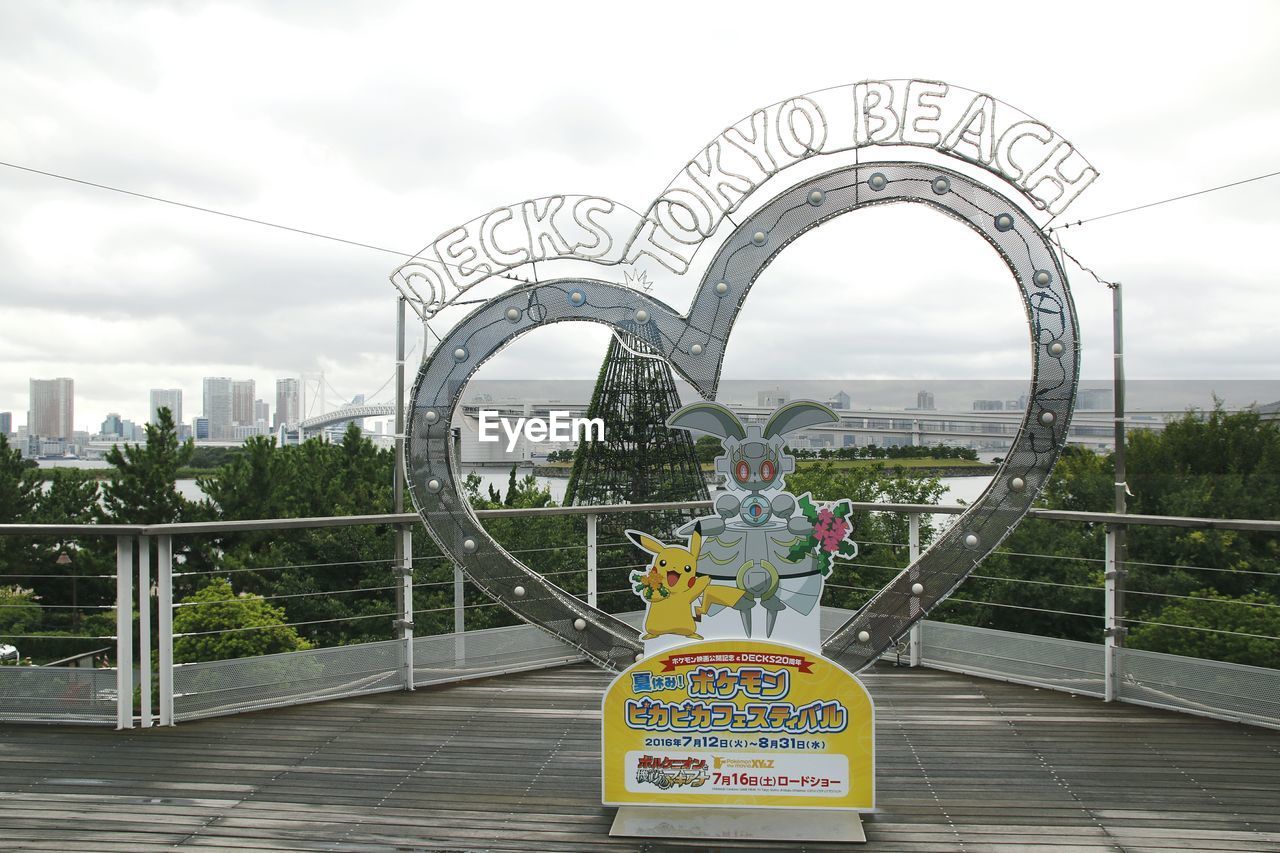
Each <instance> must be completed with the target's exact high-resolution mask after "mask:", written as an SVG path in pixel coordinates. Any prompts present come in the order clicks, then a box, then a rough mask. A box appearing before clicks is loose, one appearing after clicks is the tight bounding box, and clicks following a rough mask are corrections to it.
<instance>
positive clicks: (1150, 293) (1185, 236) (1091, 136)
mask: <svg viewBox="0 0 1280 853" xmlns="http://www.w3.org/2000/svg"><path fill="white" fill-rule="evenodd" d="M623 9H624V7H621V6H614V5H609V4H600V3H582V4H572V5H566V4H546V3H543V4H509V5H495V4H482V5H472V6H469V7H464V6H463V5H462V4H456V5H453V6H450V7H443V6H442V5H428V4H420V3H406V4H398V3H360V4H355V3H350V4H302V3H287V4H286V3H282V4H274V5H266V4H257V3H254V4H248V3H246V4H235V3H226V2H219V3H209V4H204V3H181V4H176V5H175V4H157V5H146V4H136V3H135V4H110V5H108V4H102V3H83V4H80V3H60V4H53V3H36V2H31V3H18V2H10V3H5V4H3V5H2V6H0V99H2V102H3V103H4V105H5V108H4V110H3V111H0V160H4V161H8V162H13V163H19V164H23V165H26V166H30V167H33V168H37V169H44V170H48V171H53V172H59V173H63V174H68V175H73V176H77V177H81V178H84V179H87V180H91V181H97V182H101V183H107V184H113V185H117V186H122V187H126V188H129V189H133V190H137V191H139V192H144V193H151V194H156V195H163V196H168V197H173V198H177V199H181V200H183V201H187V202H190V203H193V204H200V205H207V206H210V207H216V208H222V209H228V210H233V211H235V212H238V213H241V214H244V215H247V216H253V217H258V218H262V219H268V220H272V221H278V222H283V223H288V224H291V225H295V226H297V227H301V228H307V229H312V230H316V231H322V232H325V233H330V234H335V235H339V236H343V237H347V238H349V239H353V240H359V241H363V242H369V243H373V244H376V245H379V246H386V247H389V248H393V249H398V250H404V251H409V252H412V251H415V250H417V249H418V248H420V247H421V246H422V245H424V244H425V243H426V242H428V241H429V240H430V239H432V238H433V237H434V236H435V235H437V234H438V233H440V232H442V231H444V230H446V229H447V228H449V227H451V226H453V225H456V224H458V223H461V222H463V221H466V220H467V219H470V218H471V217H473V216H474V215H476V214H478V213H481V212H483V211H485V210H488V209H490V208H493V207H495V206H498V205H503V204H507V203H510V202H514V201H517V200H519V199H522V198H528V197H535V196H542V195H548V194H552V193H557V192H587V193H593V194H599V195H603V196H607V197H611V198H615V199H618V200H620V201H623V202H626V203H628V204H630V205H631V206H633V207H641V208H642V207H643V206H644V205H645V204H646V203H647V202H648V201H649V200H650V199H651V198H652V197H653V196H654V195H655V194H657V193H658V192H659V191H660V190H661V188H662V187H663V186H665V184H666V183H667V181H668V180H669V179H670V177H671V175H672V174H674V173H675V171H676V170H677V169H678V168H679V167H680V166H681V165H682V164H683V163H684V161H685V160H687V159H688V157H689V156H690V155H691V154H692V153H693V152H694V151H696V150H697V149H698V148H699V147H700V146H701V145H703V144H704V143H705V142H706V140H708V139H709V138H711V137H712V136H713V135H714V134H715V133H717V132H718V131H719V130H721V129H722V128H723V127H724V126H726V125H728V124H730V123H732V122H734V121H736V120H737V119H738V118H740V117H741V116H743V115H745V114H746V113H747V112H749V111H750V110H752V109H753V108H755V107H759V106H763V105H765V104H768V103H772V102H774V101H776V100H779V99H780V98H784V97H786V96H789V95H793V94H798V93H801V92H806V91H811V90H814V89H818V88H822V87H825V86H829V85H836V84H840V83H846V82H852V81H854V80H858V79H863V78H869V77H879V78H892V77H911V76H916V77H933V78H938V79H943V80H947V81H950V82H952V83H955V84H958V85H962V86H966V87H969V88H973V89H978V90H983V91H988V92H991V93H993V94H995V95H997V96H998V97H1000V98H1002V99H1003V100H1005V101H1008V102H1009V103H1012V104H1014V105H1016V106H1018V107H1019V108H1021V109H1023V110H1025V111H1026V112H1028V113H1030V114H1032V115H1034V116H1036V117H1038V118H1041V119H1043V120H1044V121H1046V122H1048V123H1049V124H1051V125H1052V126H1054V127H1055V128H1057V129H1059V130H1061V131H1062V132H1063V133H1065V134H1066V135H1067V136H1068V137H1069V138H1070V139H1071V140H1072V141H1073V142H1074V143H1075V144H1076V145H1077V146H1078V148H1079V149H1080V150H1081V151H1082V152H1083V153H1084V154H1085V155H1086V156H1087V157H1088V158H1089V159H1090V160H1091V161H1092V162H1093V163H1094V164H1095V165H1096V166H1097V167H1098V168H1099V169H1100V170H1101V171H1102V178H1101V179H1100V180H1099V181H1097V182H1096V183H1095V184H1094V186H1093V187H1091V188H1090V189H1089V190H1088V192H1087V193H1086V194H1085V195H1084V196H1083V197H1082V198H1081V200H1080V201H1079V202H1078V203H1077V204H1076V205H1075V206H1074V207H1073V208H1072V211H1071V218H1073V219H1074V218H1087V217H1088V216H1090V215H1093V214H1098V213H1105V212H1108V211H1111V210H1114V209H1118V208H1123V207H1127V206H1130V205H1133V204H1139V203H1142V202H1146V201H1150V200H1154V199H1158V198H1163V197H1167V196H1172V195H1176V194H1178V193H1181V192H1189V191H1194V190H1197V189H1200V188H1203V187H1207V186H1211V185H1214V184H1218V183H1223V182H1226V181H1230V180H1235V179H1238V178H1242V177H1248V176H1251V175H1257V174H1261V173H1264V172H1270V171H1276V170H1278V169H1280V154H1278V153H1277V151H1276V149H1275V139H1276V138H1277V136H1278V135H1280V101H1277V99H1276V97H1275V94H1274V93H1275V92H1276V91H1277V90H1278V86H1277V84H1280V58H1278V57H1280V44H1278V43H1277V42H1280V6H1277V5H1275V4H1274V3H1256V4H1243V3H1229V2H1224V3H1217V4H1214V6H1213V7H1212V13H1211V14H1210V13H1209V12H1208V11H1207V10H1206V8H1204V7H1200V9H1199V11H1198V13H1197V14H1196V15H1190V14H1178V13H1177V12H1176V11H1175V10H1174V9H1172V8H1171V7H1169V6H1167V5H1154V4H1141V5H1139V4H1117V3H1105V4H1090V3H1072V4H1069V5H1057V6H1034V7H1033V6H1030V5H1029V4H1027V5H1020V6H1014V7H1008V8H1006V9H1003V10H1002V11H1000V12H999V13H998V14H995V13H994V12H993V9H992V7H988V6H981V5H974V4H954V3H949V4H938V5H933V6H922V5H921V4H910V6H909V7H904V6H900V5H897V4H890V3H884V4H874V5H873V4H865V3H864V4H848V3H838V4H830V5H822V4H808V5H802V6H785V5H784V6H779V5H778V4H776V3H775V4H767V5H766V4H749V3H733V4H720V5H716V6H709V5H702V4H688V3H684V4H664V3H650V4H643V5H641V6H632V7H630V10H629V11H623ZM0 222H3V226H0V295H2V297H3V301H2V303H0V305H2V308H0V365H2V366H3V369H0V411H3V410H11V411H13V412H14V414H15V421H17V422H22V421H23V420H24V419H25V412H26V408H27V380H28V378H30V377H37V378H46V377H53V376H71V377H74V378H75V380H76V390H77V405H76V422H77V425H78V426H80V427H82V428H84V427H88V428H96V426H97V424H98V423H99V422H100V421H101V420H102V418H103V416H104V415H105V414H106V413H107V412H108V411H117V412H120V413H121V414H123V415H124V416H125V417H132V418H134V419H142V418H144V417H145V414H146V412H145V409H146V404H147V390H148V389H149V388H151V387H170V386H177V387H182V388H184V389H186V392H187V402H186V409H187V414H188V416H190V415H192V414H195V413H197V412H198V411H199V408H200V402H199V389H200V380H201V377H203V376H207V375H229V376H234V377H237V378H242V377H243V378H250V377H251V378H255V379H257V381H258V383H259V393H260V395H261V396H263V397H264V398H268V399H270V398H271V395H272V393H273V383H274V380H275V379H276V378H277V377H281V376H296V375H297V374H299V373H300V372H302V371H317V370H321V369H323V370H324V371H325V373H326V376H327V377H328V378H329V380H330V382H331V384H332V385H333V386H335V387H336V388H338V389H339V390H340V391H342V392H344V393H346V394H355V393H370V392H372V391H373V390H374V389H376V388H378V386H380V385H382V384H383V382H384V380H385V379H386V378H387V376H388V375H389V374H390V373H391V370H392V358H391V353H392V350H393V346H394V340H393V334H394V326H393V322H392V321H393V318H394V300H393V291H392V289H391V287H390V285H389V284H388V282H387V275H388V273H389V272H390V271H391V270H392V269H394V268H395V266H396V265H397V260H396V258H395V257H393V256H391V255H386V254H380V253H377V252H374V251H370V250H365V249H358V248H354V247H349V246H342V245H339V244H336V243H328V242H325V241H321V240H316V239H313V238H307V237H303V236H299V235H292V234H288V233H284V232H279V231H273V230H270V229H266V228H262V227H259V226H253V225H249V224H244V223H238V222H233V221H229V220H225V219H219V218H217V217H212V216H208V215H203V214H199V213H195V212H191V211H184V210H180V209H177V208H173V207H168V206H164V205H159V204H155V203H152V202H147V201H143V200H139V199H132V198H128V197H124V196H119V195H115V194H111V193H106V192H103V191H100V190H94V189H91V188H87V187H81V186H76V185H72V184H67V183H63V182H59V181H55V180H51V179H49V178H44V177H40V176H37V175H32V174H28V173H23V172H19V171H15V170H12V169H4V168H0ZM1277 225H1280V178H1278V179H1272V180H1271V181H1264V182H1259V183H1256V184H1251V185H1249V186H1245V187H1241V188H1238V189H1235V190H1230V191H1226V192H1222V193H1218V194H1214V195H1210V196H1206V197H1204V198H1199V199H1193V200H1188V201H1184V202H1179V203H1177V204H1172V205H1168V206H1164V207H1160V208H1155V209H1152V210H1150V211H1144V212H1141V213H1135V214H1132V215H1128V216H1122V217H1116V218H1114V219H1109V220H1105V221H1102V222H1098V223H1094V224H1090V225H1087V226H1085V227H1083V228H1081V229H1080V230H1079V231H1076V230H1074V229H1072V230H1069V231H1066V232H1064V234H1063V237H1064V241H1065V242H1066V244H1067V246H1068V248H1069V249H1071V251H1072V252H1073V253H1074V254H1076V255H1077V256H1078V257H1079V258H1081V260H1083V261H1084V262H1085V263H1087V264H1089V265H1090V266H1092V267H1094V268H1095V269H1097V270H1098V271H1099V273H1100V274H1102V275H1103V276H1104V277H1108V278H1112V279H1119V280H1122V281H1124V282H1125V286H1126V291H1127V304H1126V319H1127V337H1128V344H1129V346H1128V351H1129V372H1130V375H1131V376H1133V377H1135V378H1143V379H1178V378H1223V379H1226V378H1249V379H1280V341H1278V340H1277V335H1276V322H1275V318H1276V317H1277V316H1280V288H1277V286H1276V284H1277V283H1276V276H1275V272H1274V269H1275V262H1274V257H1275V253H1274V249H1273V243H1274V235H1275V234H1276V233H1277V231H1276V229H1277ZM1072 281H1073V286H1074V291H1075V294H1076V300H1077V308H1078V311H1079V313H1080V317H1081V324H1082V330H1083V334H1084V336H1085V343H1086V355H1085V363H1084V370H1085V375H1086V376H1093V377H1105V376H1107V375H1109V372H1110V356H1109V352H1110V313H1109V312H1110V296H1109V294H1108V292H1107V291H1106V290H1105V289H1104V288H1102V287H1101V286H1100V285H1097V284H1096V283H1094V282H1092V280H1091V279H1090V278H1089V277H1088V276H1086V275H1084V274H1082V273H1079V272H1075V274H1074V275H1073V279H1072ZM654 293H655V295H657V296H659V297H660V298H671V299H672V301H673V302H674V303H675V304H676V305H677V306H680V307H683V305H684V304H685V302H686V300H687V295H685V294H683V293H675V292H671V291H668V292H665V293H664V290H663V283H662V282H661V281H660V282H659V283H658V285H657V287H656V288H655V291H654ZM832 316H839V317H840V318H842V322H841V323H840V324H833V323H831V322H829V321H826V318H830V317H832ZM818 318H822V319H823V320H824V322H818ZM565 328H566V327H560V328H559V329H557V330H555V332H549V333H548V334H534V335H531V336H530V337H529V338H528V339H526V340H523V341H521V342H520V343H519V344H517V345H516V346H515V347H513V348H512V349H511V350H509V351H508V352H507V353H504V354H503V355H502V356H500V357H499V358H497V359H495V360H494V361H493V362H491V363H490V364H489V365H487V366H486V368H485V369H484V372H483V374H482V375H484V376H486V377H498V376H504V377H519V376H537V377H547V376H564V377H575V378H587V377H590V376H593V375H594V373H595V370H596V368H597V366H598V359H599V357H600V356H601V355H602V354H603V351H604V337H603V333H602V332H601V331H600V330H596V329H593V330H591V332H589V333H578V332H577V331H576V330H575V333H574V334H573V335H566V334H563V331H564V329H565ZM801 329H803V333H804V340H805V342H806V344H807V345H809V347H810V349H811V352H812V354H813V355H812V356H809V355H802V354H798V353H796V352H794V340H795V337H794V336H795V335H796V333H797V330H801ZM1027 365H1028V355H1027V351H1026V345H1025V328H1024V324H1023V320H1022V316H1021V310H1020V307H1019V305H1018V302H1017V300H1016V297H1015V291H1014V288H1013V285H1012V284H1011V282H1010V281H1009V278H1008V274H1007V272H1006V271H1005V270H1004V268H1003V266H1002V265H1001V264H1000V262H999V260H998V259H997V258H996V257H995V256H994V254H993V253H992V252H991V251H990V250H989V249H988V248H987V247H986V245H985V244H984V243H982V242H981V240H979V239H978V238H977V237H976V236H974V235H973V234H971V233H969V232H967V231H966V230H965V229H963V228H960V227H959V226H957V225H955V224H954V223H951V222H949V221H946V220H944V219H943V218H942V217H938V216H936V215H931V214H929V213H928V212H927V211H920V210H892V209H891V210H874V211H863V212H859V213H858V214H855V215H853V216H851V217H845V219H844V220H842V221H840V222H838V223H835V224H832V225H829V226H826V227H824V228H823V229H822V230H820V231H817V232H814V233H813V234H810V235H807V236H806V237H805V238H803V239H802V240H801V241H800V242H799V243H797V246H796V248H795V249H793V250H791V251H790V252H788V253H786V254H785V255H783V256H782V257H780V258H779V260H778V262H777V263H775V264H774V265H773V266H772V267H770V268H769V270H768V271H767V272H766V274H765V276H764V277H763V278H762V279H761V284H760V287H759V288H758V289H757V291H756V292H754V293H753V295H752V298H751V300H750V301H749V302H748V304H747V307H746V309H745V311H744V314H743V317H742V320H741V322H740V325H739V327H738V329H737V331H736V332H735V340H734V345H733V346H732V347H731V349H730V352H729V357H728V361H727V363H726V375H727V376H731V377H733V376H737V377H748V376H750V377H769V376H776V377H799V376H804V375H814V374H816V375H821V376H824V377H832V378H841V377H846V376H847V377H849V378H895V379H914V378H1017V377H1021V376H1024V375H1026V374H1027V372H1028V371H1027Z"/></svg>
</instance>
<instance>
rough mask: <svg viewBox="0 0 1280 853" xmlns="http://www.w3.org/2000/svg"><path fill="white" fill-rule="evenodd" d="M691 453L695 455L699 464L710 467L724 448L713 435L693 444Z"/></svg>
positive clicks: (699, 439)
mask: <svg viewBox="0 0 1280 853" xmlns="http://www.w3.org/2000/svg"><path fill="white" fill-rule="evenodd" d="M693 452H694V453H695V454H697V457H698V462H699V463H700V464H702V465H710V464H711V463H713V462H715V461H716V457H717V456H719V455H720V454H722V453H724V447H723V446H722V445H721V444H720V439H718V438H716V437H715V436H714V435H704V436H700V437H699V438H698V440H697V441H695V442H694V443H693Z"/></svg>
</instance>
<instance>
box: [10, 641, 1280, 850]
mask: <svg viewBox="0 0 1280 853" xmlns="http://www.w3.org/2000/svg"><path fill="white" fill-rule="evenodd" d="M866 681H867V683H868V686H869V687H870V689H871V692H872V693H873V695H874V696H875V700H876V703H877V711H878V715H879V717H878V721H877V722H878V725H877V730H878V732H877V737H878V762H879V771H878V789H879V803H880V811H879V813H877V814H874V815H869V816H867V817H866V819H865V820H866V829H867V836H868V842H869V843H868V844H866V845H865V846H861V847H859V848H858V849H861V850H866V851H880V850H902V851H969V853H979V851H993V850H994V851H1013V850H1029V849H1030V850H1039V851H1045V853H1048V851H1050V850H1052V851H1084V850H1126V851H1146V850H1171V849H1176V850H1248V851H1262V850H1280V732H1271V731H1266V730H1262V729H1258V728H1251V727H1248V726H1244V725H1237V724H1232V723H1224V722H1216V721H1212V720H1205V719H1199V718H1196V717H1191V716H1185V715H1180V714H1174V713H1166V712H1160V711H1152V710H1146V709H1142V708H1138V707H1134V706H1130V705H1106V704H1104V703H1102V702H1100V701H1098V700H1096V699H1091V698H1083V697H1081V698H1073V697H1071V696H1067V695H1064V694H1060V693H1052V692H1049V691H1038V690H1035V689H1032V688H1028V687H1021V686H1016V685H1009V684H1003V683H1000V682H994V681H986V680H981V679H976V678H968V677H964V676H958V675H951V674H947V673H942V672H937V671H931V670H906V669H895V668H892V667H886V666H881V667H879V668H877V669H875V670H873V671H871V672H870V673H868V674H867V675H866ZM606 682H607V676H606V675H605V674H603V673H601V672H599V671H597V670H595V669H593V668H590V667H588V666H585V665H583V666H573V667H566V668H561V669H555V670H545V671H540V672H533V673H526V674H523V675H514V676H507V677H503V678H497V679H490V680H486V681H477V682H470V683H465V684H458V685H453V686H449V687H440V688H433V689H425V690H420V691H417V692H415V693H412V694H406V693H391V694H382V695H379V696H375V697H370V698H365V699H350V700H343V701H337V702H328V703H323V704H315V705H303V706H298V707H293V708H285V709H281V710H277V711H267V712H260V713H256V714H246V715H241V716H235V717H224V718H220V719H213V720H206V721H203V722H195V723H186V724H183V725H179V726H177V727H175V728H172V729H166V730H152V731H134V732H113V731H108V730H101V729H89V728H79V727H77V728H67V727H52V726H15V725H7V726H0V848H3V849H6V850H18V849H43V850H143V849H151V848H161V847H201V848H240V849H244V848H257V849H284V850H406V849H417V848H428V849H452V850H491V849H492V850H599V849H616V850H668V849H675V848H672V847H670V846H660V845H644V844H641V843H637V842H636V841H634V840H620V839H610V838H609V837H608V835H607V832H608V828H609V825H610V823H611V821H612V817H613V814H612V810H611V809H605V808H603V807H602V806H601V805H600V802H599V801H600V796H599V787H600V769H599V760H600V757H599V748H600V735H599V702H600V695H601V691H602V689H603V687H604V685H605V683H606ZM513 736H514V737H518V738H519V740H518V742H517V741H515V740H514V739H513ZM724 846H725V847H730V846H733V845H724ZM681 849H689V848H681ZM785 849H798V848H796V847H795V846H794V845H792V846H789V847H787V848H785ZM812 849H834V848H831V847H824V846H822V845H817V846H815V847H813V848H812Z"/></svg>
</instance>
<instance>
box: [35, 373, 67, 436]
mask: <svg viewBox="0 0 1280 853" xmlns="http://www.w3.org/2000/svg"><path fill="white" fill-rule="evenodd" d="M75 396H76V383H75V380H74V379H67V378H65V377H59V378H57V379H32V380H31V408H30V410H29V411H28V412H27V434H28V435H38V436H42V437H44V438H71V433H72V432H73V431H74V429H73V427H72V423H73V422H74V421H75Z"/></svg>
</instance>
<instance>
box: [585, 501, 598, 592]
mask: <svg viewBox="0 0 1280 853" xmlns="http://www.w3.org/2000/svg"><path fill="white" fill-rule="evenodd" d="M598 519H599V516H597V515H596V514H595V513H590V514H589V515H587V604H589V605H591V606H592V607H596V606H597V602H596V599H597V597H598V596H597V591H596V587H597V578H596V575H597V569H596V561H597V548H596V522H597V520H598Z"/></svg>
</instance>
